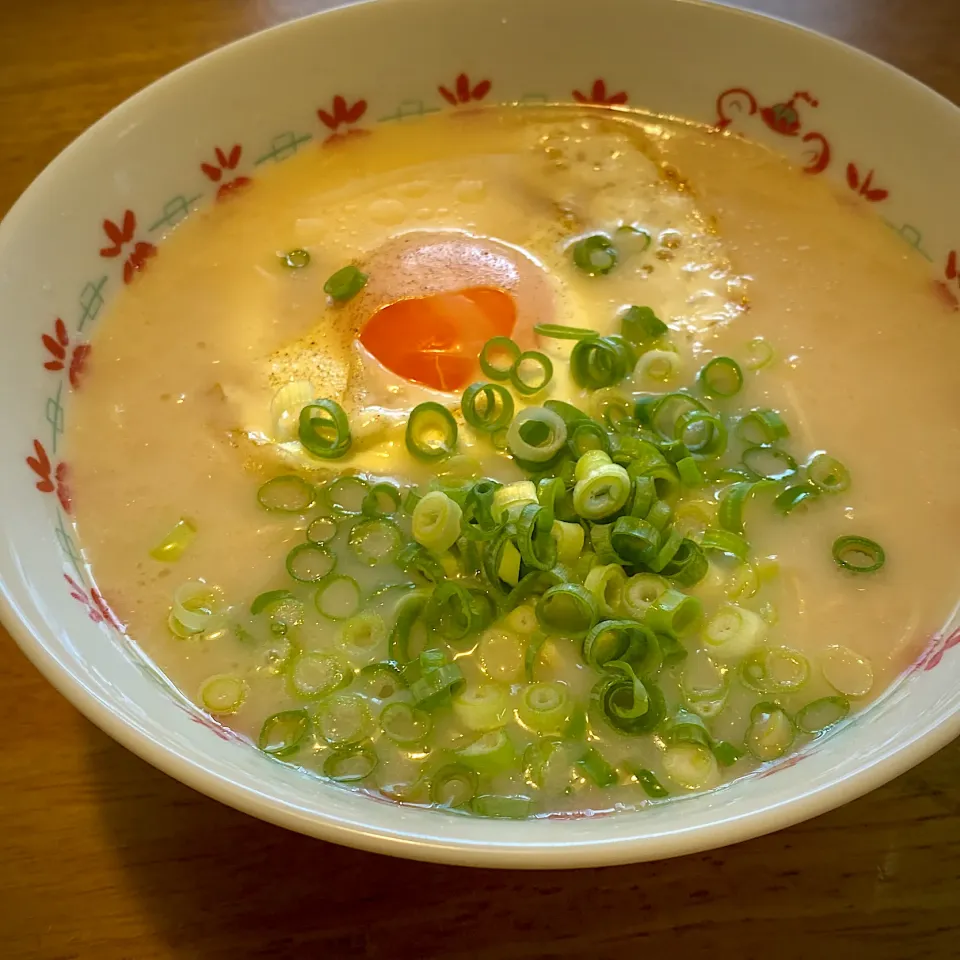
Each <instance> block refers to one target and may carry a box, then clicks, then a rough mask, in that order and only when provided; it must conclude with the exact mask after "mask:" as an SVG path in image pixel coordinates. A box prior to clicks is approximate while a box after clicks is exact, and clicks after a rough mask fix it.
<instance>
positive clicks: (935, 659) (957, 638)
mask: <svg viewBox="0 0 960 960" xmlns="http://www.w3.org/2000/svg"><path fill="white" fill-rule="evenodd" d="M957 645H960V630H954V632H953V633H952V634H950V636H949V637H947V639H946V641H944V643H943V644H942V646H941V647H940V648H939V649H938V650H936V651H935V652H934V654H933V656H932V657H930V659H929V660H927V662H926V663H925V664H924V665H923V669H924V670H932V669H933V668H934V667H935V666H937V665H938V664H939V663H940V661H941V660H942V659H943V655H944V654H945V653H946V652H947V651H948V650H950V649H952V648H953V647H956V646H957Z"/></svg>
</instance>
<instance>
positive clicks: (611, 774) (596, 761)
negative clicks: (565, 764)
mask: <svg viewBox="0 0 960 960" xmlns="http://www.w3.org/2000/svg"><path fill="white" fill-rule="evenodd" d="M576 765H577V766H578V767H579V768H580V769H581V770H582V771H583V772H584V773H585V774H586V775H587V776H588V777H589V778H590V779H591V780H592V781H593V782H594V783H595V784H596V785H597V786H598V787H612V786H613V785H614V784H615V783H616V782H617V780H618V779H619V778H618V777H617V771H616V770H614V769H613V767H612V766H610V764H609V763H608V762H607V761H606V759H605V758H604V757H603V756H602V755H601V754H600V752H599V751H598V750H597V749H596V747H587V749H586V750H585V751H584V752H583V754H582V755H581V756H580V758H579V759H578V760H577V761H576Z"/></svg>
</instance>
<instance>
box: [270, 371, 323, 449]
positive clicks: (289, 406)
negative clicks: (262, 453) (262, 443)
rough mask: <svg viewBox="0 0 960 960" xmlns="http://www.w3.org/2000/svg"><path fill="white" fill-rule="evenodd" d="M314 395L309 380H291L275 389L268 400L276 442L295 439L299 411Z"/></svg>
mask: <svg viewBox="0 0 960 960" xmlns="http://www.w3.org/2000/svg"><path fill="white" fill-rule="evenodd" d="M316 395H317V394H316V391H315V390H314V389H313V385H312V384H311V383H310V381H309V380H292V381H290V382H289V383H285V384H284V385H283V386H282V387H280V388H279V389H278V390H277V392H276V393H275V394H274V395H273V399H272V400H271V401H270V419H271V421H272V422H273V437H274V439H275V440H276V441H277V442H279V443H284V442H286V441H289V440H296V439H297V430H298V427H299V421H300V411H301V410H302V409H303V408H304V407H305V406H306V405H307V404H308V403H310V402H311V401H312V400H313V398H314V397H315V396H316Z"/></svg>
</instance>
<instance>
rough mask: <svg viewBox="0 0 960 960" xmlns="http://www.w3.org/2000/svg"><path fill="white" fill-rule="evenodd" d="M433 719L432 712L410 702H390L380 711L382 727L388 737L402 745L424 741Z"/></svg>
mask: <svg viewBox="0 0 960 960" xmlns="http://www.w3.org/2000/svg"><path fill="white" fill-rule="evenodd" d="M432 725H433V721H432V720H431V719H430V714H429V713H426V712H425V711H423V710H417V709H416V707H411V706H410V704H409V703H388V704H387V705H386V706H385V707H384V708H383V710H382V711H381V713H380V729H381V730H382V731H383V735H384V736H385V737H387V739H389V740H392V741H393V742H394V743H399V744H401V745H402V746H407V745H409V744H414V743H422V742H423V741H424V740H425V739H426V737H427V734H429V733H430V728H431V726H432Z"/></svg>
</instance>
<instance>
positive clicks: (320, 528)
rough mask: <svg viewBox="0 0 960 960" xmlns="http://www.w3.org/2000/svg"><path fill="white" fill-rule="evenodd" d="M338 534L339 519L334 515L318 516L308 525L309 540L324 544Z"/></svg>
mask: <svg viewBox="0 0 960 960" xmlns="http://www.w3.org/2000/svg"><path fill="white" fill-rule="evenodd" d="M336 535H337V521H336V520H334V518H333V517H317V518H316V519H315V520H313V521H311V523H310V526H309V527H307V540H308V542H310V543H316V544H318V545H322V544H325V543H329V542H330V541H331V540H332V539H333V538H334V537H335V536H336Z"/></svg>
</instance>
